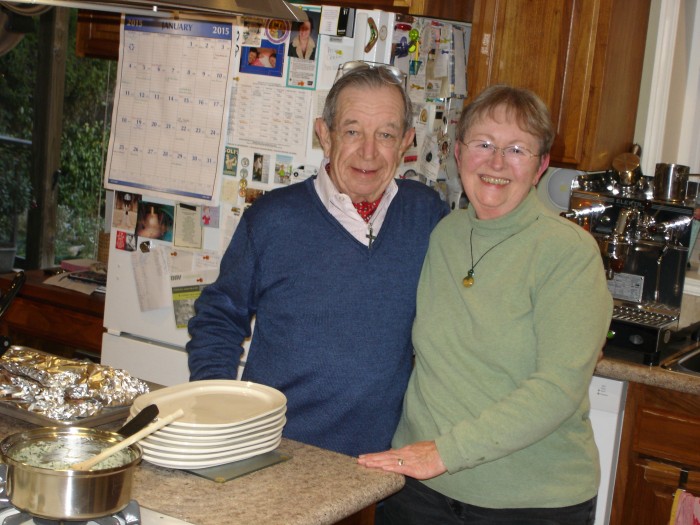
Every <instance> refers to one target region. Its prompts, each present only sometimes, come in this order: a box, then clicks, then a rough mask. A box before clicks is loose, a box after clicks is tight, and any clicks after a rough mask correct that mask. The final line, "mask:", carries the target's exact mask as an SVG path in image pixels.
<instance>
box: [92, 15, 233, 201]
mask: <svg viewBox="0 0 700 525" xmlns="http://www.w3.org/2000/svg"><path fill="white" fill-rule="evenodd" d="M120 42H121V45H120V50H119V66H118V72H117V87H116V90H115V97H114V110H113V114H112V130H111V134H110V141H109V150H108V153H107V164H106V169H105V187H106V188H109V189H120V190H124V189H128V190H129V191H137V192H138V193H142V194H147V195H153V196H160V197H166V198H170V199H172V198H174V197H176V198H177V199H178V200H179V201H184V202H194V203H201V202H204V203H207V204H212V203H216V201H217V199H218V189H219V188H218V186H219V185H220V180H219V179H220V177H219V174H220V173H222V163H223V157H224V150H225V139H226V137H225V135H226V126H227V115H228V106H229V97H228V96H227V95H228V93H229V89H230V83H231V81H232V71H233V67H234V66H233V52H232V49H233V46H232V42H233V27H232V24H230V23H221V22H206V21H189V20H172V19H164V18H149V17H136V16H123V17H122V25H121V39H120Z"/></svg>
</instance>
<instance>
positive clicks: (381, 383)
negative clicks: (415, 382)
mask: <svg viewBox="0 0 700 525" xmlns="http://www.w3.org/2000/svg"><path fill="white" fill-rule="evenodd" d="M403 84H404V78H403V76H402V74H401V73H400V71H398V70H397V69H395V68H393V67H390V66H382V65H378V64H367V63H364V62H349V63H347V64H345V65H344V67H342V68H341V70H340V71H339V77H338V78H337V79H336V82H335V84H334V85H333V87H332V89H331V90H330V92H329V94H328V97H327V99H326V105H325V108H324V111H323V117H322V118H321V119H318V120H317V121H316V123H315V130H316V133H317V135H318V138H319V140H320V143H321V145H322V147H323V151H324V154H325V157H326V158H327V159H328V162H327V163H324V164H325V166H324V168H325V169H322V170H321V173H320V174H319V175H318V176H317V177H314V178H311V179H308V180H306V181H305V182H302V183H299V184H294V185H291V186H288V187H285V188H282V189H277V190H274V191H272V192H269V193H268V194H266V195H264V196H263V197H261V198H259V199H258V200H257V201H256V202H255V203H254V204H253V206H251V207H250V208H249V209H248V210H247V211H246V212H245V213H244V214H243V217H242V218H241V222H240V224H239V226H238V228H237V230H236V233H235V234H234V236H233V239H232V240H231V244H230V245H229V247H228V249H227V251H226V254H225V255H224V258H223V260H222V263H221V272H220V276H219V278H218V280H217V281H216V282H215V283H213V284H211V285H210V286H208V287H207V288H206V289H205V290H204V292H203V293H202V295H201V297H200V298H199V300H198V301H197V303H196V312H197V313H196V316H195V317H194V318H192V320H191V321H190V324H189V331H190V334H191V336H192V339H191V341H190V343H189V344H188V345H187V351H188V353H189V366H190V379H191V380H201V379H222V378H223V379H234V378H235V377H236V372H237V367H238V364H239V360H240V357H241V353H242V348H241V343H242V342H243V340H244V339H245V338H246V337H248V336H250V333H251V329H250V322H251V319H252V318H253V317H255V330H254V334H253V337H252V341H251V345H250V350H249V354H248V358H247V360H246V365H245V369H244V372H243V379H244V380H249V381H254V382H257V383H262V384H266V385H269V386H272V387H275V388H277V389H279V390H281V391H282V392H284V394H285V395H286V396H287V423H286V425H285V429H284V435H285V436H286V437H288V438H291V439H295V440H298V441H302V442H305V443H309V444H312V445H316V446H320V447H323V448H327V449H330V450H335V451H338V452H342V453H345V454H349V455H357V454H359V453H362V452H371V451H379V450H384V449H386V448H388V446H389V445H390V443H391V437H392V435H393V432H394V430H395V428H396V424H397V422H398V420H399V416H400V413H401V402H402V399H403V394H404V391H405V388H406V384H407V381H408V377H409V374H410V371H411V358H412V346H411V325H412V321H413V317H414V314H415V298H416V286H417V283H418V276H419V274H420V269H421V265H422V263H423V257H424V255H425V252H426V250H427V246H428V237H429V235H430V232H431V230H432V229H433V227H434V226H435V225H436V224H437V222H438V221H439V220H440V219H441V218H442V217H443V216H445V215H446V214H447V213H448V208H447V205H446V204H445V203H444V202H442V201H441V200H440V198H439V197H438V194H437V193H436V192H435V191H433V190H432V189H430V188H428V187H426V186H424V185H422V184H420V183H417V182H414V181H403V180H395V179H394V176H395V173H396V169H397V166H398V164H399V162H400V159H401V157H402V155H403V153H404V152H405V151H406V149H407V148H408V146H409V145H410V143H411V142H412V140H413V137H414V133H415V131H414V129H413V128H412V126H411V103H410V100H409V99H408V97H407V95H406V93H405V91H404V88H403Z"/></svg>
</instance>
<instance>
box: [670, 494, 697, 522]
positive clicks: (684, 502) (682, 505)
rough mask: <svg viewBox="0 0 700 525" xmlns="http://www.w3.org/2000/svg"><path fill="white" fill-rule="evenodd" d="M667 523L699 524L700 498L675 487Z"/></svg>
mask: <svg viewBox="0 0 700 525" xmlns="http://www.w3.org/2000/svg"><path fill="white" fill-rule="evenodd" d="M669 525H700V498H699V497H697V496H693V495H692V494H691V493H690V492H686V491H685V490H683V489H677V490H676V494H675V495H674V497H673V507H671V520H670V521H669Z"/></svg>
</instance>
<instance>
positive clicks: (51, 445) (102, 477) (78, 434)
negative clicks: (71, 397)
mask: <svg viewBox="0 0 700 525" xmlns="http://www.w3.org/2000/svg"><path fill="white" fill-rule="evenodd" d="M157 416H158V407H157V406H156V405H148V406H146V407H144V408H143V410H141V412H139V413H138V414H137V415H136V416H134V418H133V419H131V420H130V421H129V422H127V423H126V425H124V426H122V428H120V429H119V430H117V431H116V432H108V431H105V430H98V429H93V428H78V427H43V428H35V429H32V430H28V431H26V432H19V433H17V434H12V435H11V436H8V437H7V438H5V439H4V440H3V441H2V442H1V443H0V458H1V459H2V461H3V462H4V463H5V465H0V468H3V469H4V470H5V472H4V475H3V476H2V477H3V478H4V479H5V491H6V493H7V497H8V499H9V500H10V503H12V505H14V506H15V507H17V508H18V509H21V510H23V511H25V512H28V513H30V514H32V515H33V516H38V517H41V518H45V519H50V520H55V521H74V520H82V521H86V520H90V519H94V518H101V517H103V516H109V515H112V514H115V513H117V512H119V511H121V510H122V509H124V508H125V507H126V506H127V505H128V504H129V501H131V487H132V479H133V472H134V469H135V468H136V466H137V465H138V463H139V462H140V461H141V456H142V451H141V447H140V446H138V445H136V444H133V445H129V447H128V448H127V449H126V450H124V451H122V453H121V455H120V457H118V458H114V459H113V460H112V461H111V464H110V465H105V464H101V465H98V467H105V466H107V467H108V468H96V469H94V470H71V469H69V468H68V465H70V464H72V463H74V462H75V461H82V460H84V459H86V458H90V457H92V456H94V455H96V454H99V453H100V452H102V451H103V450H104V449H106V448H108V447H110V446H114V445H116V444H118V443H121V442H123V441H124V440H125V439H128V438H129V437H130V436H133V435H136V434H138V433H139V432H140V431H142V429H144V428H145V427H147V426H148V424H149V423H151V421H153V419H154V418H156V417H157ZM63 467H65V468H63Z"/></svg>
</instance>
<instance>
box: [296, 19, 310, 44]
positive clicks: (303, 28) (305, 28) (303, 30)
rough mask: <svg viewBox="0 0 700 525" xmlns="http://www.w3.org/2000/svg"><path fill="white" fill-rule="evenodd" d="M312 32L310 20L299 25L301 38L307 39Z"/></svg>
mask: <svg viewBox="0 0 700 525" xmlns="http://www.w3.org/2000/svg"><path fill="white" fill-rule="evenodd" d="M310 34H311V24H310V23H309V22H302V24H301V25H300V26H299V38H300V39H301V40H306V39H307V38H309V35H310Z"/></svg>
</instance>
